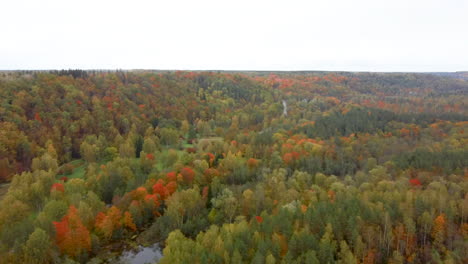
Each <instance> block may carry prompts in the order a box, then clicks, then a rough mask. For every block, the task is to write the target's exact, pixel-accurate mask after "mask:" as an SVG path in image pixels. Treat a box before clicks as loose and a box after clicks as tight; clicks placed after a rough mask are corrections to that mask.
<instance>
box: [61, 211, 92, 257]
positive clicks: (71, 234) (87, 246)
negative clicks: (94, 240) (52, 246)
mask: <svg viewBox="0 0 468 264" xmlns="http://www.w3.org/2000/svg"><path fill="white" fill-rule="evenodd" d="M54 226H55V230H56V236H55V241H56V243H57V246H58V247H59V248H60V250H61V251H62V252H63V253H65V254H67V255H69V256H72V257H74V256H77V255H78V254H80V253H82V252H84V251H90V250H91V237H90V235H89V231H88V229H87V228H86V227H85V226H84V225H83V223H82V222H81V218H80V216H79V215H78V210H77V209H76V208H75V207H74V206H73V205H72V206H70V208H69V209H68V213H67V214H66V215H65V216H64V217H63V218H62V220H61V221H60V222H54Z"/></svg>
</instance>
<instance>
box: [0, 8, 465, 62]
mask: <svg viewBox="0 0 468 264" xmlns="http://www.w3.org/2000/svg"><path fill="white" fill-rule="evenodd" d="M0 25H1V30H0V36H1V37H0V69H3V70H5V69H68V68H81V69H117V68H119V69H178V70H209V69H213V70H218V69H219V70H346V71H463V70H464V71H466V70H468V0H437V1H436V0H387V1H382V0H342V1H340V0H309V1H295V0H283V1H275V0H267V1H255V0H247V1H244V0H231V1H222V0H213V1H205V0H189V1H180V0H165V1H156V0H127V1H119V0H109V1H108V0H80V1H67V0H41V1H38V0H1V1H0Z"/></svg>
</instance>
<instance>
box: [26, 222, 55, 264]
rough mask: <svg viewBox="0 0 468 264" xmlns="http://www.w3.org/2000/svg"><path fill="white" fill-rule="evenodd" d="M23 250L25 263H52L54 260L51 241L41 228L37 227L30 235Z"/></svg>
mask: <svg viewBox="0 0 468 264" xmlns="http://www.w3.org/2000/svg"><path fill="white" fill-rule="evenodd" d="M23 252H24V261H25V263H31V264H43V263H44V264H45V263H50V262H51V260H52V259H51V258H52V254H51V241H50V238H49V236H48V235H47V233H46V232H45V231H44V230H42V229H40V228H36V229H35V230H34V232H33V233H32V234H31V235H29V238H28V241H26V244H25V245H24V247H23Z"/></svg>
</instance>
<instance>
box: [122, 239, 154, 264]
mask: <svg viewBox="0 0 468 264" xmlns="http://www.w3.org/2000/svg"><path fill="white" fill-rule="evenodd" d="M161 258H162V252H161V248H160V247H159V244H157V243H156V244H154V245H153V246H151V247H143V246H139V247H138V248H136V249H134V250H126V251H124V252H122V255H121V256H120V258H119V259H118V261H117V263H119V264H146V263H151V264H153V263H158V262H159V260H160V259H161Z"/></svg>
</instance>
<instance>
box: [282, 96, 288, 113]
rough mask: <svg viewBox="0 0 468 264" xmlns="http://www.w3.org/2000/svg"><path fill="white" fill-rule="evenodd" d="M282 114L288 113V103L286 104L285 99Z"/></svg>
mask: <svg viewBox="0 0 468 264" xmlns="http://www.w3.org/2000/svg"><path fill="white" fill-rule="evenodd" d="M283 115H284V116H287V115H288V105H287V104H286V101H285V100H283Z"/></svg>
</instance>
